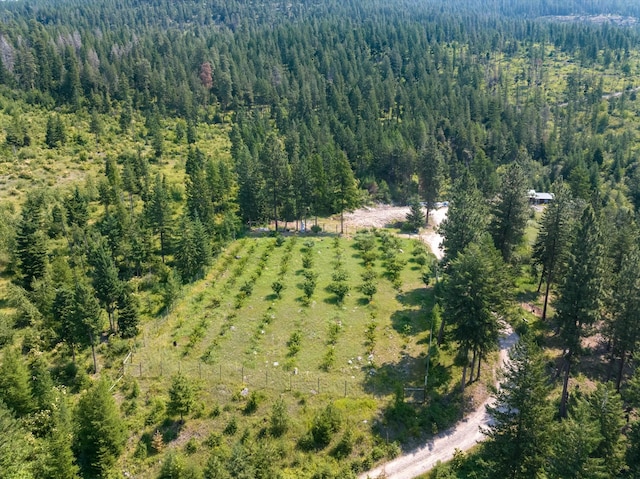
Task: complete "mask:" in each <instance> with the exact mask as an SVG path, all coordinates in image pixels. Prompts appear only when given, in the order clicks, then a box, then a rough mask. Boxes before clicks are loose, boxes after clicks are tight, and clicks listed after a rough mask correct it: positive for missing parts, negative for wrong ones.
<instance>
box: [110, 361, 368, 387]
mask: <svg viewBox="0 0 640 479" xmlns="http://www.w3.org/2000/svg"><path fill="white" fill-rule="evenodd" d="M197 364H198V366H197V367H194V366H193V363H192V362H189V363H188V366H186V365H183V364H182V363H180V362H176V361H173V360H164V359H162V358H157V359H155V360H151V361H140V360H138V359H137V358H136V355H135V354H132V353H129V354H128V355H127V357H126V358H125V360H124V361H123V366H122V368H121V370H120V375H119V376H125V375H129V376H131V377H134V378H136V379H139V380H158V379H160V380H162V378H167V379H168V378H171V377H172V376H174V375H176V374H178V373H182V374H184V375H185V376H187V377H188V378H190V379H191V380H193V381H196V382H197V383H199V385H200V387H201V388H202V389H203V390H208V391H209V392H211V393H213V394H214V395H217V396H227V395H229V394H235V393H238V392H240V391H242V390H243V389H244V388H247V389H248V390H266V391H272V392H275V393H284V392H300V393H303V394H323V395H326V396H330V397H347V396H349V394H350V393H355V392H356V391H358V393H360V392H361V390H362V385H361V384H359V383H358V381H357V380H356V379H355V378H351V377H348V378H345V379H343V380H338V381H336V380H330V379H329V378H327V377H322V374H321V373H320V372H317V371H314V372H312V371H298V370H297V368H294V369H293V370H291V371H286V370H284V369H283V368H282V367H280V365H275V366H273V365H271V366H270V367H263V368H249V367H243V366H232V365H224V364H215V365H211V364H205V363H204V362H199V363H197Z"/></svg>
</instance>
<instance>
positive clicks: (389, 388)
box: [364, 355, 463, 450]
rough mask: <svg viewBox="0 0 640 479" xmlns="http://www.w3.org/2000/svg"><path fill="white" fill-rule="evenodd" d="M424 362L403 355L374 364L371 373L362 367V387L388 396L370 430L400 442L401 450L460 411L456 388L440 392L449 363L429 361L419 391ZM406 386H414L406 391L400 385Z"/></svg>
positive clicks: (437, 429)
mask: <svg viewBox="0 0 640 479" xmlns="http://www.w3.org/2000/svg"><path fill="white" fill-rule="evenodd" d="M425 366H426V358H425V357H422V356H421V357H418V358H414V357H410V356H408V355H405V356H403V358H402V359H401V360H400V361H399V362H397V363H389V364H384V365H382V366H381V367H378V368H376V369H375V373H374V374H372V373H370V370H369V369H368V368H367V367H366V366H365V367H364V370H365V372H366V379H365V380H364V389H365V390H366V391H367V392H369V393H371V394H373V395H375V396H378V397H388V396H390V395H391V396H392V399H391V400H390V401H389V402H388V403H387V404H386V405H385V406H384V407H383V409H382V410H381V412H380V415H379V416H378V418H377V419H376V420H375V421H374V423H373V427H372V430H373V432H374V434H376V435H378V436H379V437H380V438H381V439H388V440H389V441H398V442H400V444H401V447H402V449H403V450H410V449H412V448H413V447H415V446H416V445H417V443H418V439H423V438H425V437H429V436H432V435H435V434H438V433H439V432H440V431H442V430H444V429H446V428H448V427H449V426H451V425H452V424H454V423H455V422H456V421H457V420H459V419H460V418H461V416H462V414H463V412H462V411H463V408H462V397H461V396H460V392H459V390H458V389H454V390H453V391H451V392H446V393H442V392H440V388H441V387H442V386H443V385H446V384H449V383H450V382H451V379H452V378H451V368H450V367H445V366H443V365H441V364H437V362H435V361H432V364H431V365H430V368H429V381H428V388H427V390H426V394H425V393H423V392H422V391H420V388H422V387H423V386H424V375H425V373H426V367H425ZM371 369H373V368H371ZM407 387H408V388H415V390H414V391H409V390H408V391H409V392H407V391H405V389H404V388H407ZM412 392H413V393H416V394H412Z"/></svg>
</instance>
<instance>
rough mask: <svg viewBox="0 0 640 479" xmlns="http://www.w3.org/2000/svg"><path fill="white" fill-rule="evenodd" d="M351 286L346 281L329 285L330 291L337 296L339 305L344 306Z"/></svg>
mask: <svg viewBox="0 0 640 479" xmlns="http://www.w3.org/2000/svg"><path fill="white" fill-rule="evenodd" d="M349 289H350V287H349V284H348V283H346V282H345V281H334V282H333V283H331V284H330V285H329V291H331V292H332V293H333V294H335V295H336V299H337V300H338V304H342V302H343V301H344V298H345V296H346V295H347V293H349Z"/></svg>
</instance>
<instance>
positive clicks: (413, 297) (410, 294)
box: [396, 288, 434, 311]
mask: <svg viewBox="0 0 640 479" xmlns="http://www.w3.org/2000/svg"><path fill="white" fill-rule="evenodd" d="M396 300H397V301H398V302H399V303H400V304H402V305H403V306H422V307H424V308H427V311H430V310H431V308H432V307H433V301H434V299H433V289H432V288H429V289H427V288H416V289H412V290H411V291H405V292H402V293H398V294H397V295H396Z"/></svg>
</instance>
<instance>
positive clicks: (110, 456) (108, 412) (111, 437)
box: [73, 380, 127, 477]
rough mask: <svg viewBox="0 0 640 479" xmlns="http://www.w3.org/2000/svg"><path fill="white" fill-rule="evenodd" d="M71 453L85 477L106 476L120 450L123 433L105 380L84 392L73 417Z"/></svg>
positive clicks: (124, 438)
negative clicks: (73, 451) (76, 459)
mask: <svg viewBox="0 0 640 479" xmlns="http://www.w3.org/2000/svg"><path fill="white" fill-rule="evenodd" d="M74 419H75V430H76V434H75V437H74V443H73V445H74V450H75V452H76V456H77V458H78V464H79V466H80V469H81V470H82V473H83V475H84V476H85V477H108V474H109V471H110V470H111V469H112V467H113V466H114V465H115V463H116V461H117V459H118V457H119V456H120V454H121V453H122V451H123V449H124V445H125V443H126V440H127V431H126V427H125V424H124V422H123V421H122V419H121V418H120V415H119V413H118V407H117V405H116V402H115V400H114V399H113V396H111V393H110V392H109V386H108V385H107V383H106V381H105V380H101V381H99V382H97V383H96V384H94V385H93V386H92V387H91V389H89V390H88V391H87V392H85V393H84V394H83V395H82V397H81V398H80V401H79V402H78V406H77V407H76V411H75V414H74Z"/></svg>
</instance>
